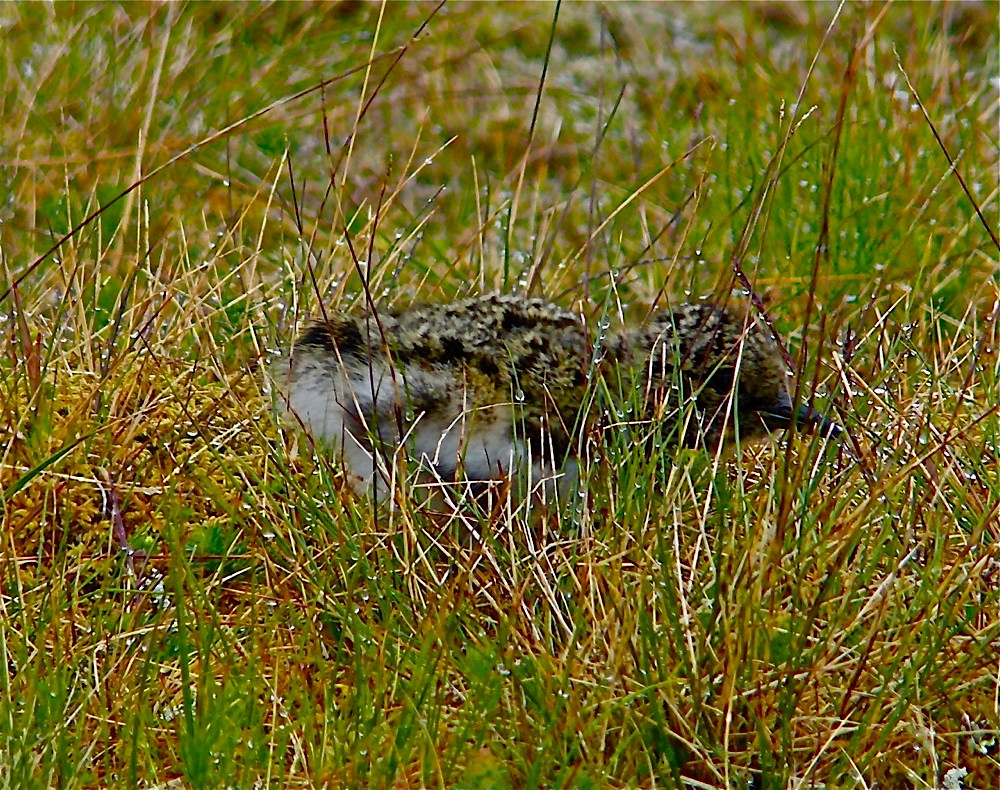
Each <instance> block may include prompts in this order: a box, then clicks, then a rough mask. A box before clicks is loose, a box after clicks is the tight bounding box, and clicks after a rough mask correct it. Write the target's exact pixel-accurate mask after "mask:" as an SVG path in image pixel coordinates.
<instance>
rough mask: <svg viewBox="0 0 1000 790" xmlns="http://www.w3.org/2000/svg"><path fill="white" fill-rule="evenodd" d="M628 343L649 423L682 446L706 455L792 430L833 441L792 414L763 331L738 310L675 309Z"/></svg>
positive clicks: (826, 426)
mask: <svg viewBox="0 0 1000 790" xmlns="http://www.w3.org/2000/svg"><path fill="white" fill-rule="evenodd" d="M632 340H633V343H634V346H633V348H634V349H635V350H636V352H638V354H639V355H641V354H645V359H646V369H645V371H644V375H643V377H642V378H643V381H644V383H645V387H646V399H647V403H648V404H649V408H650V409H651V410H652V412H653V413H652V414H651V415H650V416H651V417H653V418H654V419H657V420H658V421H660V422H662V424H664V425H665V427H666V428H667V430H668V431H671V432H675V434H674V435H675V438H679V439H680V440H681V441H682V442H683V443H684V444H687V445H703V446H706V447H710V448H714V447H717V446H718V445H719V443H720V442H723V443H724V442H727V441H729V440H732V439H733V438H734V436H735V434H736V433H737V432H738V433H739V437H740V440H741V441H747V440H754V439H759V438H762V437H764V436H766V435H767V434H768V433H770V432H771V431H775V430H779V429H782V428H788V427H790V426H791V425H793V424H794V425H796V426H798V427H799V428H802V429H805V430H820V431H822V432H823V433H824V434H826V435H830V436H835V435H837V434H839V433H840V430H841V429H840V427H839V426H838V425H836V424H835V423H833V422H831V421H830V420H827V419H826V418H824V417H823V416H822V415H820V414H818V413H817V412H815V411H814V410H812V409H811V408H809V407H808V406H805V405H803V406H801V407H796V405H795V404H794V403H793V402H792V399H791V396H790V395H789V373H788V368H787V366H786V365H785V361H784V358H783V357H782V354H781V351H780V350H779V348H778V344H777V343H776V342H775V340H774V338H773V337H772V334H771V332H770V330H769V329H768V328H767V327H766V326H765V325H764V324H763V322H761V321H760V320H757V319H754V318H753V317H751V316H749V315H748V314H746V313H745V312H743V311H741V310H739V309H736V308H733V307H726V308H723V307H720V306H717V305H713V304H710V303H692V304H685V305H681V306H679V307H677V308H674V309H672V310H667V311H664V312H662V313H659V314H658V315H656V316H654V318H653V319H652V321H651V322H650V323H649V325H648V326H647V327H646V328H645V329H643V330H641V332H639V333H637V335H636V336H635V337H634V338H633V339H632ZM637 358H641V356H639V357H637ZM671 415H672V418H671Z"/></svg>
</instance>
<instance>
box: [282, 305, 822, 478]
mask: <svg viewBox="0 0 1000 790" xmlns="http://www.w3.org/2000/svg"><path fill="white" fill-rule="evenodd" d="M601 327H602V331H599V332H597V333H592V332H590V331H589V330H588V327H587V325H586V324H585V322H584V320H583V319H582V317H581V316H580V315H578V314H576V313H573V312H570V311H568V310H564V309H562V308H560V307H558V306H557V305H555V304H553V303H551V302H548V301H546V300H544V299H537V298H528V297H523V296H515V295H500V294H491V295H487V296H482V297H475V298H468V299H461V300H458V301H455V302H451V303H447V304H438V305H424V306H416V307H410V308H407V309H404V310H400V311H397V312H392V313H389V312H377V313H376V312H372V311H367V312H360V313H330V314H328V315H326V316H325V317H324V318H323V319H321V320H316V321H314V322H312V323H311V324H309V325H308V327H307V328H306V329H305V330H304V332H303V333H302V334H301V335H300V337H299V338H298V340H297V341H296V342H295V344H294V346H293V348H292V352H291V354H290V358H289V360H288V366H287V369H286V370H285V371H284V373H283V379H284V380H283V386H282V390H283V400H284V403H285V407H286V409H287V412H288V413H289V415H290V416H291V419H292V421H293V422H299V423H301V424H302V425H303V426H304V427H305V428H306V429H307V430H308V432H309V433H310V434H311V435H312V436H313V437H315V438H316V439H319V440H322V441H323V442H325V443H327V444H330V445H332V446H333V447H334V448H335V449H336V450H337V451H338V452H339V453H340V454H341V456H342V458H343V462H344V467H345V471H346V473H347V475H348V477H349V479H350V482H351V483H352V485H353V486H354V488H355V489H356V490H358V491H359V492H365V491H367V492H375V495H376V497H380V496H382V495H384V494H385V492H386V491H387V490H388V487H387V484H388V482H389V480H390V478H391V476H392V472H391V470H392V469H393V468H394V460H395V459H396V458H398V457H399V453H400V451H401V450H405V454H406V456H407V457H408V458H409V459H411V460H413V461H416V462H417V463H418V465H419V467H420V468H422V469H423V470H424V472H425V475H429V476H430V478H432V479H434V480H437V481H445V482H458V481H467V482H471V483H486V482H489V481H504V480H508V479H510V478H512V477H515V476H517V475H522V476H523V475H525V474H527V476H528V479H529V481H531V483H529V485H534V484H536V483H539V482H542V481H551V480H554V479H556V478H557V477H559V476H560V475H564V481H565V480H572V479H573V478H574V475H575V469H576V460H575V452H574V450H575V449H576V448H577V447H578V446H579V444H580V442H579V437H580V436H581V435H582V433H583V431H586V430H588V429H589V427H590V425H591V424H592V423H593V418H592V415H594V414H599V413H601V411H602V410H601V409H599V408H594V406H593V399H594V397H598V396H599V393H605V394H607V393H610V394H611V397H612V399H613V400H615V401H624V402H626V403H630V404H631V405H632V408H631V414H632V415H633V416H634V419H633V420H632V422H631V423H630V428H631V429H632V430H634V431H635V437H636V442H637V443H642V442H645V443H646V446H651V445H649V444H648V442H649V440H650V438H651V437H652V435H653V433H654V432H659V434H660V436H661V437H662V438H663V439H664V440H666V441H667V442H675V443H681V444H684V445H689V446H703V447H706V448H710V449H713V448H717V447H718V446H719V445H720V444H721V443H725V442H728V441H730V440H731V439H732V438H733V437H734V434H735V433H736V432H738V434H739V437H740V439H741V440H743V441H747V440H753V439H758V438H761V437H763V436H766V435H767V434H768V433H770V432H771V431H774V430H778V429H782V428H787V427H789V426H791V425H792V424H795V425H797V426H799V427H801V428H804V429H817V430H820V431H822V432H823V433H824V434H825V435H829V436H834V435H836V434H838V433H839V432H840V428H839V427H838V426H837V425H835V424H834V423H832V422H831V421H829V420H827V419H825V418H823V417H822V416H821V415H819V414H818V413H817V412H815V411H813V410H812V409H811V408H809V407H807V406H802V407H800V408H796V407H795V406H794V404H793V403H792V400H791V397H790V395H789V389H788V382H789V375H788V370H787V367H786V365H785V363H784V359H783V357H782V355H781V353H780V351H779V349H778V346H777V344H776V342H775V341H774V339H773V338H772V336H771V333H770V331H769V330H768V329H767V328H766V327H765V326H763V325H762V323H761V322H759V321H758V320H755V319H753V318H751V317H749V316H748V315H747V313H745V312H743V311H742V310H739V309H735V308H731V307H722V306H719V305H715V304H711V303H707V302H705V303H686V304H681V305H678V306H676V307H674V308H672V309H666V310H663V311H662V312H659V313H658V314H655V315H653V317H652V318H651V320H649V321H648V322H646V323H645V324H644V325H643V326H640V327H638V328H635V329H630V328H622V329H620V330H619V331H614V332H611V331H608V330H607V329H603V327H607V323H606V322H601ZM595 382H601V383H602V384H603V385H604V386H602V387H595V386H594V384H595ZM595 393H598V395H595ZM617 405H621V404H620V403H619V404H617ZM396 468H398V467H396ZM557 487H558V488H559V489H560V490H564V488H565V485H560V486H557Z"/></svg>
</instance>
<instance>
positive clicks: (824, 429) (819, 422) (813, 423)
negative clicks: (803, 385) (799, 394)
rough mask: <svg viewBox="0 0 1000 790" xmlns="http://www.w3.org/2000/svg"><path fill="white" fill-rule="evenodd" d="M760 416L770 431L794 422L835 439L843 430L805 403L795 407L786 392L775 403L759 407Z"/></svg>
mask: <svg viewBox="0 0 1000 790" xmlns="http://www.w3.org/2000/svg"><path fill="white" fill-rule="evenodd" d="M760 417H761V419H762V420H763V421H764V425H766V426H767V429H768V430H770V431H776V430H780V429H781V428H788V427H790V426H791V424H792V423H793V422H794V423H795V425H796V426H798V427H799V428H802V429H804V430H807V431H813V430H816V431H819V432H820V433H821V434H822V435H823V436H829V437H830V438H831V439H835V438H836V437H837V436H839V435H840V434H841V433H842V432H843V428H841V427H840V426H839V425H837V423H835V422H833V421H832V420H829V419H827V418H826V417H824V416H823V415H822V414H820V413H819V412H817V411H816V410H815V409H811V408H809V406H807V405H805V404H803V405H802V406H800V407H799V408H798V409H796V408H795V406H794V405H793V404H792V401H791V398H789V397H788V394H787V393H783V394H782V395H781V398H780V399H779V400H778V402H777V403H774V404H772V405H771V406H769V407H767V408H765V409H761V410H760Z"/></svg>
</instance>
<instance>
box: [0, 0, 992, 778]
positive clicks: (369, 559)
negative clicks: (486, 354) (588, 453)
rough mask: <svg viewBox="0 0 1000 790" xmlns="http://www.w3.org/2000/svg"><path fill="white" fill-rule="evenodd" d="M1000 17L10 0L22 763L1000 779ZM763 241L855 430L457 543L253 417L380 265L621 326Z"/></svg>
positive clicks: (9, 763)
mask: <svg viewBox="0 0 1000 790" xmlns="http://www.w3.org/2000/svg"><path fill="white" fill-rule="evenodd" d="M997 21H998V20H997V10H996V6H995V4H989V3H945V4H940V5H933V6H922V5H916V4H896V5H890V6H883V5H877V4H850V5H845V6H843V7H839V6H838V5H836V4H826V3H815V4H782V3H760V4H748V5H738V4H733V5H729V4H715V3H713V4H627V5H626V4H608V5H597V4H589V3H584V4H574V5H565V6H560V7H559V8H558V11H557V8H556V6H554V5H549V4H530V5H529V4H492V5H490V6H489V7H487V6H483V5H476V4H460V3H459V4H446V5H444V6H441V7H440V8H439V7H437V6H434V5H425V4H387V5H385V6H379V5H372V4H366V3H352V2H346V3H337V4H330V5H303V4H277V5H246V6H244V5H228V4H211V5H208V4H193V5H186V6H182V5H167V6H163V5H145V4H100V5H86V4H84V5H69V4H67V5H54V6H53V5H41V4H38V5H36V4H13V5H6V6H4V7H3V8H2V9H0V29H2V31H3V37H4V47H3V59H2V61H0V70H2V76H3V82H4V84H5V85H7V86H8V87H7V89H6V90H5V91H3V92H2V94H0V119H2V124H0V172H2V173H3V186H2V188H0V263H2V271H0V294H2V295H3V301H2V304H0V326H2V328H3V344H4V351H3V355H2V361H0V372H2V373H3V376H2V384H0V402H2V419H3V425H4V428H3V437H4V438H3V439H2V442H3V444H2V453H3V455H2V458H0V463H2V467H0V488H2V489H3V491H4V492H5V493H4V504H3V506H4V510H3V519H4V534H3V538H2V539H3V544H2V547H0V553H2V555H3V558H4V566H5V567H4V575H3V582H2V584H3V598H2V607H3V609H2V614H3V625H2V627H3V638H2V642H0V650H2V651H3V653H4V659H5V660H4V667H5V669H4V670H3V671H2V672H0V678H2V684H3V691H4V695H3V696H4V701H3V702H0V745H2V748H0V753H2V754H3V755H5V757H4V758H3V760H4V763H5V766H4V769H3V770H4V781H5V783H6V784H7V785H8V786H18V787H24V786H51V785H56V784H58V785H67V786H77V785H78V786H92V785H105V784H118V783H125V784H128V783H132V784H143V785H148V784H157V783H164V782H167V781H178V782H182V783H183V784H185V785H191V786H210V785H233V786H244V785H250V784H254V783H260V784H278V785H286V784H289V785H290V784H323V783H327V784H330V785H340V784H348V785H351V784H358V783H368V784H371V785H375V786H382V785H389V784H400V785H414V786H424V785H428V786H429V785H443V786H468V787H481V786H496V787H506V786H528V785H532V786H537V785H545V786H549V785H572V786H586V785H593V786H606V785H609V784H610V785H622V786H624V785H652V784H654V783H667V784H670V783H674V784H677V783H682V782H683V783H686V784H688V785H689V786H721V785H729V784H732V785H734V786H746V785H747V784H750V783H755V785H756V786H774V787H778V786H788V785H792V784H795V783H797V782H803V781H808V780H817V781H826V782H829V783H831V784H832V785H834V786H837V785H840V784H844V783H849V782H852V781H857V782H859V783H862V782H863V783H867V784H873V783H875V782H879V783H881V784H883V785H894V784H899V783H905V784H907V785H908V786H909V785H915V786H928V787H933V786H937V785H938V784H939V783H941V782H943V781H944V778H945V775H946V774H947V772H948V771H962V770H965V771H969V772H970V774H969V777H968V779H967V781H968V783H969V786H974V787H978V786H986V783H987V782H988V781H990V779H989V778H990V777H995V776H996V775H997V757H996V748H995V742H996V735H995V731H996V729H997V728H998V726H1000V724H998V712H997V706H996V690H997V666H996V660H995V659H996V644H997V639H998V620H1000V604H998V582H997V579H998V574H1000V559H998V539H1000V537H998V527H997V520H998V519H997V516H998V501H1000V483H998V480H997V472H996V470H997V458H998V445H1000V427H998V420H997V413H996V404H997V403H998V401H1000V392H998V386H997V371H998V363H997V351H996V350H997V342H998V337H997V335H998V330H997V322H996V319H997V304H998V268H1000V267H998V258H997V248H996V245H995V234H996V228H997V218H998V211H997V190H998V177H997V167H998V158H997V151H998V134H997V122H998V115H997V110H998V91H1000V82H998V79H1000V78H998V54H997V52H998V36H997ZM907 77H908V78H909V80H910V81H911V82H912V85H913V88H914V89H915V92H916V95H914V93H913V92H911V91H910V89H909V88H908V87H907ZM324 82H325V84H323V85H322V87H319V86H320V84H321V83H324ZM918 97H919V98H918ZM921 105H922V106H923V108H925V109H926V112H927V115H928V117H929V118H930V119H931V121H932V123H933V127H934V130H936V132H937V134H939V135H940V138H941V144H942V145H943V146H944V148H945V149H946V150H947V151H948V152H949V154H950V156H951V157H952V158H953V159H954V161H955V163H956V169H957V172H958V173H959V174H960V175H961V177H962V179H964V181H965V184H966V185H967V187H968V190H969V194H970V195H971V198H972V199H971V200H970V197H969V196H968V195H966V193H965V191H964V190H963V188H962V186H961V184H960V183H959V181H958V179H957V178H956V176H955V174H954V173H953V172H952V169H951V166H950V165H949V162H948V159H947V157H946V156H945V154H944V153H943V152H942V150H941V146H940V145H939V144H938V143H937V142H936V141H935V137H934V131H933V130H932V128H931V125H930V124H929V123H928V121H927V119H926V118H925V116H924V113H923V111H922V110H921ZM838 118H841V119H842V123H838ZM793 131H794V133H792V132H793ZM133 185H138V186H136V188H135V189H134V190H133V191H131V192H130V193H129V194H127V195H126V196H124V197H123V198H121V199H120V200H117V201H115V198H116V197H118V196H119V195H120V194H121V193H122V192H123V191H125V190H126V189H128V188H129V187H131V186H133ZM976 206H978V208H979V209H980V211H981V213H982V219H981V218H980V216H979V215H977V212H976V210H975V207H976ZM99 210H100V211H99ZM98 211H99V213H97V212H98ZM95 213H96V216H92V215H95ZM90 217H92V218H91V219H89V221H86V222H85V221H84V220H87V219H88V218H90ZM984 221H985V226H984ZM991 234H992V235H991ZM64 237H66V238H64ZM60 242H61V243H60ZM734 263H735V264H738V268H739V269H740V271H741V272H742V273H744V274H745V276H746V278H747V280H748V282H749V283H750V284H752V286H753V289H754V291H755V292H756V293H757V294H759V295H760V296H761V298H762V300H763V303H764V304H766V306H767V309H768V312H769V315H770V316H771V317H772V318H773V320H774V321H775V324H776V326H777V328H778V329H779V330H780V331H781V332H782V334H783V335H784V336H785V337H786V339H787V340H788V341H789V343H790V345H791V346H792V351H793V353H795V354H796V355H797V358H799V359H800V360H802V361H803V364H802V380H803V381H804V382H805V391H806V392H810V391H812V390H813V389H816V391H817V392H818V395H819V397H820V399H821V400H823V401H824V402H830V403H833V404H836V407H837V409H838V410H839V413H840V415H841V417H842V418H843V420H844V422H845V424H846V425H847V427H848V429H849V431H850V437H849V439H848V441H846V442H845V447H844V448H842V449H841V450H839V451H836V452H828V453H826V454H824V453H822V452H821V449H822V448H819V447H818V446H816V444H815V443H812V444H810V443H809V442H799V443H797V444H794V445H790V446H789V449H788V450H787V451H786V449H785V448H782V447H776V446H768V447H765V448H761V449H760V450H755V451H754V452H753V453H747V454H744V456H743V458H742V459H741V461H742V462H741V463H739V464H733V465H730V466H729V467H727V468H721V469H720V468H716V467H713V468H712V469H708V470H706V469H705V462H704V459H700V458H698V457H694V456H691V455H684V454H680V455H678V456H670V457H664V458H661V459H658V460H657V459H653V463H649V461H650V459H642V458H636V457H635V452H634V448H632V452H631V454H630V452H629V448H627V447H626V448H617V447H615V446H614V444H613V442H611V443H610V444H609V446H606V447H604V448H603V452H604V454H605V455H608V454H610V457H613V458H614V459H615V460H616V464H615V466H614V467H609V465H607V464H603V465H597V464H595V467H594V468H593V469H592V470H590V471H589V472H587V473H586V474H585V479H587V480H588V481H589V482H590V484H591V494H590V495H589V497H588V499H587V501H586V502H584V503H583V504H581V505H580V507H579V508H578V509H577V510H576V511H575V512H574V514H572V515H571V516H567V517H566V518H567V519H568V521H559V522H558V523H549V522H548V521H546V522H545V523H543V524H542V525H541V526H537V525H535V526H532V525H530V524H527V525H526V524H524V523H518V522H517V519H511V520H510V522H509V523H505V524H494V525H489V526H490V527H491V532H493V533H495V535H496V538H495V539H491V540H490V542H489V543H488V544H487V545H486V546H485V547H483V548H482V549H481V550H479V551H478V552H476V551H471V550H470V549H469V548H468V547H467V546H466V545H465V544H464V543H462V542H458V543H456V542H454V541H453V540H450V536H451V535H452V532H451V531H449V530H450V527H451V525H450V524H445V525H444V526H443V527H442V525H441V523H440V519H436V520H435V519H428V517H427V516H426V514H423V513H421V512H420V511H419V509H418V508H413V507H411V506H409V505H408V504H407V503H406V502H400V503H397V505H396V506H395V507H394V508H393V509H392V510H391V511H389V512H383V511H374V510H373V509H372V508H371V506H370V505H368V504H366V503H364V502H357V501H355V500H354V499H353V498H352V497H351V496H350V495H349V494H348V493H346V492H344V491H343V490H342V486H341V483H340V481H339V477H338V474H337V470H336V467H335V465H331V464H330V463H329V460H328V459H324V457H323V456H322V455H320V457H319V458H318V459H316V460H314V459H313V458H312V457H311V453H310V452H309V448H308V446H307V445H306V443H305V442H303V441H301V440H300V439H298V438H297V437H296V436H295V435H294V432H291V433H286V432H284V431H283V430H280V429H279V427H278V425H277V424H276V422H275V420H274V419H273V415H272V413H271V407H270V397H269V393H268V391H267V384H266V377H265V376H264V375H263V373H262V367H263V366H262V363H263V362H264V361H265V360H267V359H268V358H269V357H270V356H271V355H272V353H273V352H276V351H277V350H278V349H280V348H282V347H284V346H287V344H288V342H289V341H290V339H291V337H292V336H293V333H294V327H295V326H296V324H297V323H298V322H299V321H300V320H301V318H302V317H304V316H305V315H306V314H309V313H314V312H316V311H318V310H319V309H320V305H321V303H323V304H326V305H327V306H329V307H332V308H337V309H339V308H346V307H349V306H351V305H353V304H355V303H357V302H358V301H359V299H361V298H362V295H363V282H364V283H365V284H367V287H369V288H370V290H371V292H372V294H373V295H374V296H375V297H376V298H377V299H378V301H379V303H380V304H383V305H386V306H401V305H406V304H408V303H411V302H412V301H414V300H421V301H438V300H443V299H448V298H452V297H454V296H457V295H460V294H466V293H481V292H483V291H487V290H492V289H501V290H527V289H530V290H531V291H532V292H534V293H539V294H543V295H545V296H548V297H551V298H554V299H556V300H558V301H559V302H560V303H561V304H563V305H566V306H571V305H572V306H575V307H578V308H580V309H582V310H583V311H584V312H585V313H587V314H590V315H600V312H601V310H603V309H604V306H605V305H606V304H608V303H614V305H615V309H617V305H618V304H621V305H622V310H623V311H624V312H625V314H626V315H628V316H629V317H630V318H632V319H633V320H635V319H637V318H641V316H642V314H643V308H644V306H645V305H646V304H648V303H649V302H650V301H652V300H653V299H655V298H657V296H658V295H659V294H661V292H662V293H664V294H665V295H666V298H669V299H675V300H677V299H684V298H688V296H697V295H701V294H705V293H710V292H713V291H714V292H728V291H730V290H735V291H736V292H737V295H740V293H739V292H743V291H746V285H747V282H744V281H742V280H741V279H740V278H738V277H736V276H735V275H734V271H733V264H734ZM609 300H610V301H609ZM800 352H801V353H800ZM599 455H600V454H599ZM463 518H466V516H463V515H461V514H459V515H456V516H455V517H454V519H456V520H459V521H461V520H462V519H463ZM538 530H540V532H539V531H538ZM122 536H124V537H125V538H127V540H128V545H129V546H130V547H131V548H132V549H133V550H136V551H138V552H141V553H139V554H135V555H134V556H133V557H132V561H131V562H128V561H126V557H125V554H124V553H123V552H119V551H118V550H117V549H118V548H119V547H120V545H121V543H122V540H123V537H122ZM137 588H138V589H137ZM991 739H992V740H991ZM991 743H992V744H993V745H992V746H991V745H990V744H991ZM699 783H701V784H700V785H699Z"/></svg>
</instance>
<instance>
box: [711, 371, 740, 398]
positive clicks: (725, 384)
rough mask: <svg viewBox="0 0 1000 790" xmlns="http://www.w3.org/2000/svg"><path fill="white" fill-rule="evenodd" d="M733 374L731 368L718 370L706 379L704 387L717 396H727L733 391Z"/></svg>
mask: <svg viewBox="0 0 1000 790" xmlns="http://www.w3.org/2000/svg"><path fill="white" fill-rule="evenodd" d="M734 373H735V371H734V370H733V369H732V368H718V369H717V370H715V371H714V372H713V373H712V375H711V376H709V377H708V380H707V381H706V382H705V386H706V387H708V388H709V389H711V390H713V391H714V392H717V393H718V394H719V395H727V394H729V393H730V392H732V391H733V374H734Z"/></svg>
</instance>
